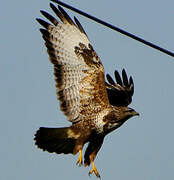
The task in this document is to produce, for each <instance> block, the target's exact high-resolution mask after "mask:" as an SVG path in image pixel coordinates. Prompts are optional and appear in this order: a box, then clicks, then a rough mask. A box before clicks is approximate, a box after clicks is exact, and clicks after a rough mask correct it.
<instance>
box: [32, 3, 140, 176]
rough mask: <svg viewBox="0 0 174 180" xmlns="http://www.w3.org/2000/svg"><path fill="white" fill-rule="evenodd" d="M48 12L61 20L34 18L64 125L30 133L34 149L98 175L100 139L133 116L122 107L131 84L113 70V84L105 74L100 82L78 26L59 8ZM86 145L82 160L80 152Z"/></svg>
mask: <svg viewBox="0 0 174 180" xmlns="http://www.w3.org/2000/svg"><path fill="white" fill-rule="evenodd" d="M50 7H51V9H52V10H53V12H54V13H55V14H56V15H57V16H58V18H59V19H60V20H61V21H58V20H57V19H56V18H54V17H53V16H52V15H50V14H48V13H47V12H45V11H41V13H42V15H43V16H45V17H46V18H47V19H48V20H49V21H50V23H48V22H46V21H44V20H42V19H37V21H38V22H39V23H40V24H41V25H42V26H43V27H44V28H41V29H40V31H41V33H42V37H43V39H44V40H45V45H46V47H47V52H48V54H49V59H50V61H51V63H52V64H53V65H54V75H55V81H56V89H57V91H56V92H57V97H58V100H59V102H60V109H61V110H62V111H63V113H64V114H65V116H66V117H67V120H68V121H70V122H71V123H72V125H71V126H70V127H62V128H47V127H41V128H40V129H39V130H38V131H37V132H36V134H35V138H34V139H35V144H36V145H37V147H38V148H41V149H42V150H44V151H48V152H50V153H53V152H55V153H57V154H60V153H64V154H69V153H70V154H73V155H75V154H77V153H78V152H79V158H78V160H77V164H79V165H82V164H83V163H84V166H89V165H90V164H92V170H90V171H89V175H90V174H92V173H94V174H95V175H96V176H97V177H100V175H99V172H98V171H97V169H96V167H95V164H94V159H95V157H96V155H97V153H98V151H99V150H100V148H101V146H102V144H103V140H104V137H105V136H106V135H107V134H108V133H110V132H111V131H113V130H115V129H117V128H118V127H120V126H121V125H122V124H123V123H125V122H126V121H127V120H128V119H129V118H131V117H133V116H136V115H139V114H138V113H137V112H136V111H135V110H134V109H132V108H129V107H128V105H129V104H130V103H131V101H132V95H133V93H134V83H133V79H132V77H130V78H129V79H128V77H127V74H126V72H125V70H124V69H123V71H122V77H121V76H120V75H119V73H118V71H115V79H116V81H114V80H113V79H112V78H111V76H110V75H109V74H107V76H106V77H107V80H108V82H105V75H104V68H103V65H102V63H101V60H100V58H99V57H98V55H97V54H96V52H95V51H94V49H93V47H92V45H91V43H90V41H89V38H88V36H87V34H86V33H85V31H84V29H83V27H82V25H81V24H80V23H79V21H78V20H77V19H76V18H75V17H74V21H73V20H72V19H71V18H70V17H69V16H68V14H67V13H66V12H65V11H64V10H63V9H62V8H61V7H60V6H58V8H56V7H55V6H54V5H53V4H50ZM85 143H88V146H87V148H86V151H85V155H84V162H83V158H82V149H83V146H84V144H85Z"/></svg>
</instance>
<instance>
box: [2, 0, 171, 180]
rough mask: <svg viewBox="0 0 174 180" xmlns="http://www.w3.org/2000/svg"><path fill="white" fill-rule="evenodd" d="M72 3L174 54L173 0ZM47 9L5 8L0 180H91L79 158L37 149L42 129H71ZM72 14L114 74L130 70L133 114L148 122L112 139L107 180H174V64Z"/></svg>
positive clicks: (39, 5) (38, 4)
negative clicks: (49, 44) (44, 25)
mask: <svg viewBox="0 0 174 180" xmlns="http://www.w3.org/2000/svg"><path fill="white" fill-rule="evenodd" d="M64 2H66V3H69V4H71V5H73V6H75V7H77V8H79V9H81V10H84V11H86V12H88V13H90V14H93V15H95V16H97V17H98V18H101V19H103V20H105V21H107V22H109V23H112V24H114V25H116V26H118V27H120V28H123V29H125V30H127V31H129V32H131V33H134V34H136V35H138V36H140V37H143V38H144V39H147V40H149V41H151V42H153V43H156V44H158V45H160V46H163V47H164V48H167V49H169V50H171V51H174V21H173V19H174V13H173V12H174V11H173V7H174V1H173V0H166V1H163V0H146V1H140V0H131V1H123V0H110V1H105V0H95V1H82V0H72V1H68V0H65V1H64ZM108 2H109V3H108ZM40 9H44V10H49V11H50V9H49V1H46V0H45V1H42V0H37V1H35V0H30V1H22V0H17V1H9V0H8V1H2V2H1V10H0V22H1V28H0V32H1V33H0V36H1V37H0V39H1V43H0V49H1V53H0V56H1V58H0V86H1V93H0V119H1V121H0V122H1V125H0V142H1V143H0V144H1V145H0V171H1V172H0V179H2V180H11V179H13V180H31V179H32V180H48V179H76V180H77V179H79V180H80V179H82V178H83V180H88V179H89V177H88V171H89V168H84V167H78V166H76V160H77V156H75V157H74V156H72V155H66V156H65V155H56V154H49V153H47V152H42V151H41V150H39V149H37V148H36V147H35V146H34V141H33V134H34V133H35V131H36V130H37V129H38V128H39V127H40V126H48V127H50V126H51V127H62V126H67V125H69V124H70V123H69V122H67V121H66V118H65V116H64V115H63V114H62V112H60V110H59V105H58V101H57V99H56V93H55V92H56V90H55V83H54V78H53V68H52V65H51V64H50V62H49V61H48V55H47V54H46V49H45V47H44V43H43V40H42V38H41V35H40V32H39V30H38V29H39V28H40V26H39V24H37V22H36V20H35V18H36V17H42V16H41V15H40V13H39V10H40ZM67 12H68V13H69V14H70V15H75V16H76V17H77V18H78V19H79V20H80V22H81V24H82V25H83V27H84V29H85V31H86V32H87V34H88V36H89V38H90V40H91V42H92V44H93V46H94V48H95V50H96V52H97V53H98V55H99V56H100V58H101V60H102V62H103V65H104V67H105V72H106V73H108V72H110V73H111V74H112V75H113V72H114V70H115V69H118V70H119V71H121V69H122V68H125V69H126V70H127V72H128V74H129V75H132V76H133V78H134V83H135V94H134V97H133V103H132V104H131V105H130V107H132V108H135V109H136V110H137V111H138V112H139V113H140V115H141V116H140V117H135V118H132V119H130V120H129V121H128V122H127V123H126V124H124V125H123V126H122V127H121V128H119V129H118V130H116V131H114V132H113V133H112V134H110V135H109V136H108V137H106V138H105V142H104V145H103V147H102V148H101V150H100V152H99V154H98V156H97V159H96V161H95V162H96V166H97V168H98V171H99V172H100V174H101V176H102V179H105V180H106V179H110V180H112V179H113V180H114V179H118V180H127V179H132V180H164V179H167V180H172V179H174V143H173V138H174V130H173V129H174V118H173V112H174V106H173V102H174V80H173V79H174V58H172V57H170V56H168V55H165V54H163V53H160V52H158V51H156V50H154V49H152V48H149V47H147V46H144V45H142V44H141V43H139V42H136V41H134V40H131V39H129V38H127V37H125V36H123V35H120V34H118V33H117V32H114V31H112V30H110V29H108V28H106V27H103V26H101V25H98V24H96V23H94V22H92V21H90V20H89V19H86V18H84V17H82V16H80V15H78V14H75V13H73V12H71V11H69V10H67ZM90 168H91V167H90ZM92 179H95V176H92Z"/></svg>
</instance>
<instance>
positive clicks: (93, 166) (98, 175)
mask: <svg viewBox="0 0 174 180" xmlns="http://www.w3.org/2000/svg"><path fill="white" fill-rule="evenodd" d="M91 163H92V170H91V171H89V176H90V175H91V174H92V173H93V172H94V173H95V175H96V176H97V177H98V178H100V174H99V173H98V171H97V169H96V167H95V164H94V161H91Z"/></svg>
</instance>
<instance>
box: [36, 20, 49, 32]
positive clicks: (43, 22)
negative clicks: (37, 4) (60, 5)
mask: <svg viewBox="0 0 174 180" xmlns="http://www.w3.org/2000/svg"><path fill="white" fill-rule="evenodd" d="M36 20H37V22H38V23H39V24H40V25H42V26H43V27H44V28H46V29H48V27H49V26H50V25H51V24H49V23H48V22H46V21H44V20H42V19H40V18H36Z"/></svg>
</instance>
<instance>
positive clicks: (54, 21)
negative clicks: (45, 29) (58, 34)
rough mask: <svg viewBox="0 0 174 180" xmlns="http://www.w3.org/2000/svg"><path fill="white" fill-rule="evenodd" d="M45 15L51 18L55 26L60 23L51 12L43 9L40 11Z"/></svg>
mask: <svg viewBox="0 0 174 180" xmlns="http://www.w3.org/2000/svg"><path fill="white" fill-rule="evenodd" d="M40 12H41V14H42V15H43V16H45V17H46V18H47V19H48V20H50V21H51V22H52V23H53V24H54V25H55V26H56V25H57V24H58V21H57V19H55V18H54V17H53V16H51V15H50V14H49V13H47V12H45V11H43V10H41V11H40Z"/></svg>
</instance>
